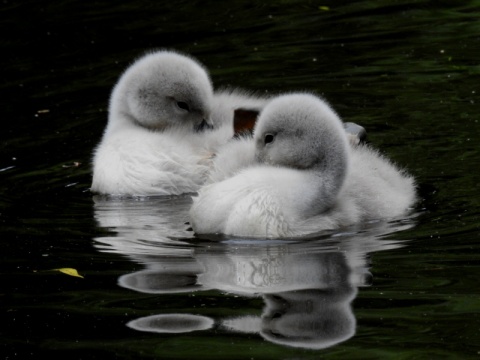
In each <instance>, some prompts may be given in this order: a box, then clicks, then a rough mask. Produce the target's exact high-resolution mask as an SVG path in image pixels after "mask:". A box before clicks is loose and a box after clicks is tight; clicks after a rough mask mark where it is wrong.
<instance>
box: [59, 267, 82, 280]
mask: <svg viewBox="0 0 480 360" xmlns="http://www.w3.org/2000/svg"><path fill="white" fill-rule="evenodd" d="M53 270H56V271H60V272H62V273H64V274H67V275H70V276H75V277H79V278H82V279H83V276H82V275H80V274H79V273H78V271H77V270H75V269H72V268H61V269H53Z"/></svg>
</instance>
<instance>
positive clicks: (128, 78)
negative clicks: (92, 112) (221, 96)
mask: <svg viewBox="0 0 480 360" xmlns="http://www.w3.org/2000/svg"><path fill="white" fill-rule="evenodd" d="M212 97H213V88H212V83H211V81H210V78H209V76H208V73H207V71H206V69H205V68H204V67H203V66H202V65H200V64H199V63H198V62H197V61H195V60H194V59H192V58H190V57H188V56H185V55H182V54H179V53H176V52H172V51H157V52H153V53H149V54H147V55H145V56H143V57H141V58H140V59H138V60H137V61H136V62H134V63H133V64H132V65H131V66H130V67H129V68H128V69H127V70H126V71H125V73H124V74H123V75H122V76H121V78H120V80H119V81H118V83H117V85H116V86H115V88H114V90H113V93H112V97H111V100H110V114H111V117H112V118H117V117H119V118H124V117H126V118H127V119H128V120H130V121H132V122H133V123H135V124H136V125H140V126H143V127H145V128H148V129H151V130H163V129H166V128H172V127H180V128H191V129H192V131H193V130H199V129H202V128H204V127H205V126H207V127H208V126H209V125H210V111H211V109H210V107H211V102H212ZM112 126H113V125H112Z"/></svg>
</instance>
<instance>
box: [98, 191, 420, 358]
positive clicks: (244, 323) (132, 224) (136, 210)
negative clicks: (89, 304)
mask: <svg viewBox="0 0 480 360" xmlns="http://www.w3.org/2000/svg"><path fill="white" fill-rule="evenodd" d="M96 201H97V202H96V203H95V217H96V219H97V221H98V223H99V225H100V226H101V227H105V228H108V229H110V230H111V231H114V232H115V233H114V234H111V236H104V237H101V238H98V239H95V240H96V247H97V248H98V249H99V250H100V251H106V252H115V253H119V254H122V255H124V256H125V257H127V258H129V259H131V260H132V261H133V262H135V263H137V264H141V265H143V266H144V269H143V270H140V271H136V272H133V273H129V274H125V275H123V276H121V277H120V278H119V279H118V283H119V285H120V286H121V287H124V288H126V289H130V290H133V291H137V292H141V293H147V294H157V295H162V294H172V293H191V292H197V298H199V297H201V291H205V290H218V291H221V292H225V293H226V295H227V296H229V295H231V296H241V297H246V298H261V299H263V303H264V305H263V309H260V308H259V309H258V311H259V312H256V311H253V312H251V313H249V314H248V315H242V316H233V315H232V316H228V315H218V316H212V315H211V314H212V308H213V306H214V305H213V306H212V307H208V300H207V299H206V300H205V301H206V302H207V306H206V307H205V309H208V310H209V311H208V314H209V316H206V314H205V313H202V309H199V311H198V313H195V314H193V313H190V312H189V311H188V312H185V313H182V312H181V311H179V310H178V309H177V311H176V312H174V313H162V312H159V313H158V314H156V315H151V316H148V317H141V318H137V319H132V320H131V321H130V322H129V323H128V326H129V327H131V328H132V329H136V330H139V331H148V332H157V333H186V332H191V331H209V329H214V330H215V331H216V332H218V331H220V332H232V333H235V332H238V333H251V334H258V335H259V336H261V337H262V338H264V339H265V340H267V341H270V342H272V343H277V344H281V345H284V346H292V347H301V348H310V349H322V348H326V347H330V346H334V345H335V344H338V343H341V342H343V341H346V340H348V339H349V338H351V337H352V336H354V334H355V328H356V319H355V315H354V312H353V310H352V301H353V299H354V298H355V297H356V295H357V291H358V287H362V286H368V285H369V284H370V283H371V281H372V275H371V274H370V272H369V264H368V262H369V260H368V254H369V253H371V252H376V251H383V250H390V249H395V248H398V247H400V246H403V245H401V244H400V243H399V242H395V241H389V240H385V239H382V238H381V237H382V235H383V234H386V233H389V232H392V231H399V230H402V229H405V228H408V227H410V226H411V225H410V224H408V223H392V224H385V223H383V222H380V223H378V224H370V225H369V226H364V227H363V228H362V229H361V230H359V229H353V228H352V229H350V230H352V232H351V233H345V232H343V233H330V234H323V235H322V236H319V237H318V238H316V239H315V238H310V239H303V240H302V241H298V239H296V240H295V241H286V240H263V241H259V240H249V239H238V238H237V239H234V238H223V239H222V240H221V241H213V240H212V239H198V238H196V239H194V238H193V233H192V231H191V230H190V229H189V227H188V226H189V225H188V224H185V218H186V217H187V216H188V209H189V206H190V199H189V198H188V197H185V198H183V197H175V198H170V199H163V198H160V199H151V200H147V199H143V200H141V201H140V200H135V199H131V200H129V201H125V200H121V201H120V200H118V201H117V200H114V201H112V200H111V199H110V200H109V199H105V198H97V199H96ZM153 218H156V219H157V221H156V222H154V221H152V220H153ZM152 224H155V225H153V226H152ZM152 310H153V311H158V309H152ZM211 331H213V330H211Z"/></svg>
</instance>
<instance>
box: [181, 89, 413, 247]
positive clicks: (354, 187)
mask: <svg viewBox="0 0 480 360" xmlns="http://www.w3.org/2000/svg"><path fill="white" fill-rule="evenodd" d="M228 158H230V161H228ZM209 182H210V183H209V184H208V185H205V186H204V187H202V188H201V189H200V190H199V192H198V196H196V197H194V198H193V205H192V208H191V210H190V222H191V225H192V228H193V230H194V231H195V232H196V233H197V234H225V235H233V236H243V237H264V238H285V237H296V236H303V235H306V234H311V233H314V232H319V231H322V230H327V229H328V230H332V229H337V228H339V227H342V226H347V225H353V224H357V223H361V222H363V221H367V220H371V219H389V218H394V217H397V216H401V215H404V214H405V213H406V212H407V211H408V209H409V207H411V206H412V205H413V203H414V201H415V198H416V195H415V184H414V180H413V178H412V177H411V176H410V175H408V174H406V173H405V172H404V171H403V170H400V169H399V168H398V167H397V166H395V165H394V164H392V163H391V162H390V161H389V160H387V159H386V158H384V157H383V156H381V155H380V154H379V153H378V152H377V151H376V150H374V149H372V148H371V147H369V146H368V145H365V144H359V145H352V144H351V143H349V139H348V137H347V134H346V132H345V129H344V125H343V123H342V121H341V120H340V118H339V117H338V115H337V114H336V113H335V111H334V110H333V109H332V108H331V107H330V106H329V105H328V104H327V103H326V102H325V101H324V100H322V99H320V98H318V97H316V96H314V95H312V94H306V93H299V94H287V95H282V96H279V97H276V98H274V99H273V100H271V101H270V102H269V103H268V104H267V105H266V107H265V108H264V109H263V111H262V112H261V114H260V116H259V119H258V120H257V123H256V125H255V128H254V135H253V139H248V138H241V139H239V140H238V141H237V142H234V143H230V144H227V145H226V146H225V147H224V148H223V150H222V151H221V152H219V154H218V156H217V157H216V158H215V159H214V164H213V171H212V172H211V174H210V180H209Z"/></svg>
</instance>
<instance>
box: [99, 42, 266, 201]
mask: <svg viewBox="0 0 480 360" xmlns="http://www.w3.org/2000/svg"><path fill="white" fill-rule="evenodd" d="M266 102H267V99H266V98H261V97H257V96H254V95H253V94H249V93H247V92H244V91H240V90H221V91H219V92H216V93H214V92H213V87H212V84H211V81H210V78H209V75H208V73H207V71H206V69H205V68H204V67H203V66H202V65H201V64H199V63H198V62H197V61H196V60H195V59H193V58H191V57H189V56H186V55H183V54H180V53H177V52H172V51H164V50H161V51H156V52H152V53H148V54H146V55H144V56H142V57H140V58H139V59H138V60H137V61H135V62H134V63H133V64H132V65H131V66H130V67H128V68H127V70H126V71H125V72H124V73H123V74H122V75H121V77H120V79H119V80H118V82H117V84H116V85H115V87H114V88H113V90H112V94H111V98H110V107H109V119H108V124H107V127H106V129H105V132H104V134H103V137H102V140H101V141H100V143H99V145H98V146H97V147H96V149H95V151H94V156H93V179H92V186H91V190H92V191H93V192H95V193H100V194H114V195H138V196H147V195H179V194H182V193H190V192H196V191H197V190H198V189H199V187H200V186H201V185H202V184H203V183H204V182H205V180H206V176H207V174H208V171H209V166H210V165H211V156H212V155H213V154H214V153H215V151H216V149H217V148H218V147H219V146H221V145H223V144H225V143H226V142H227V141H228V140H229V139H231V138H232V136H233V114H234V110H235V109H236V108H238V107H248V108H252V109H260V108H261V107H263V106H264V104H265V103H266ZM199 129H201V130H199Z"/></svg>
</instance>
